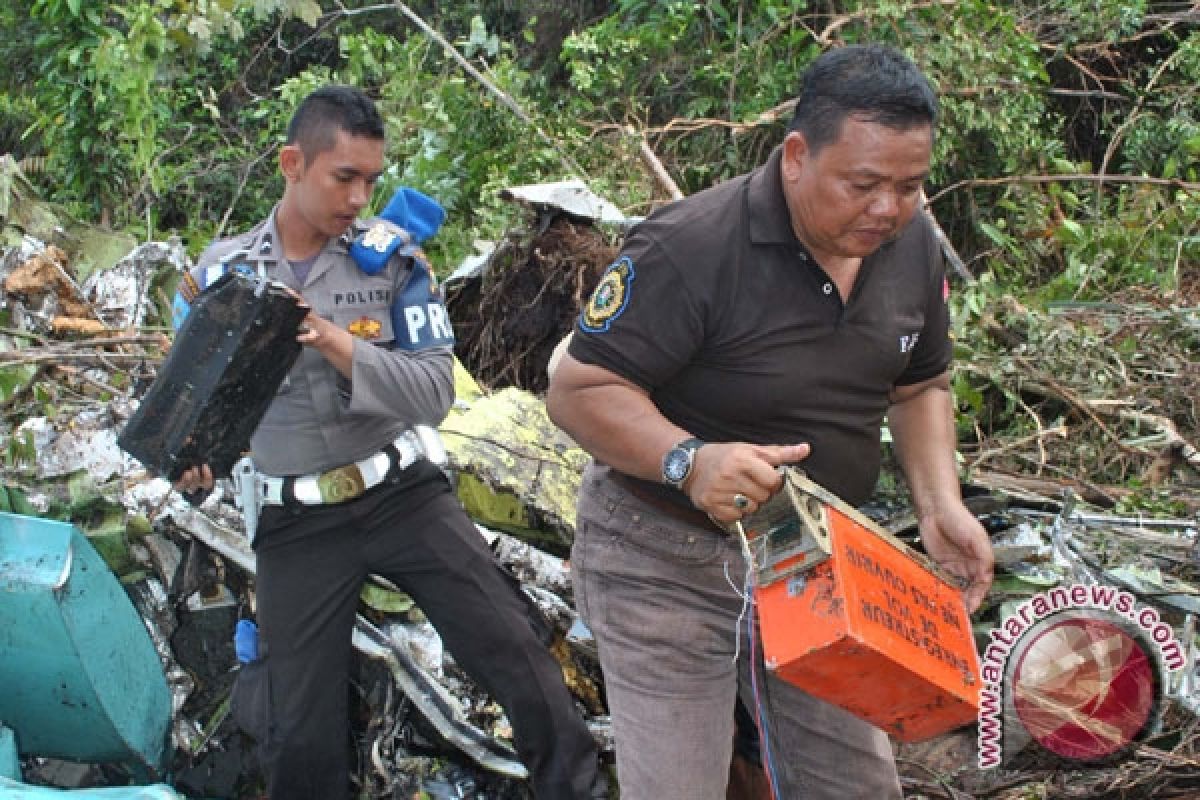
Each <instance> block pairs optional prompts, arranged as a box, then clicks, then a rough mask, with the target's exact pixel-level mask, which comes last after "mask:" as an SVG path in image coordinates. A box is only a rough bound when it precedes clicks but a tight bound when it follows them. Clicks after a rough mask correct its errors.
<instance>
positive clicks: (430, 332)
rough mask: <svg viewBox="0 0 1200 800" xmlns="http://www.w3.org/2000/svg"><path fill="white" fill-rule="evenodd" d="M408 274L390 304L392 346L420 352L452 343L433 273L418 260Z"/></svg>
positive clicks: (447, 321)
mask: <svg viewBox="0 0 1200 800" xmlns="http://www.w3.org/2000/svg"><path fill="white" fill-rule="evenodd" d="M412 265H413V266H412V273H411V274H410V275H409V276H408V281H407V282H405V284H404V288H402V289H401V290H400V292H399V293H398V294H397V295H396V301H395V302H394V303H393V304H392V330H393V335H394V336H395V337H396V347H398V348H400V349H401V350H424V349H425V348H427V347H448V346H452V345H453V344H454V329H453V328H452V327H451V326H450V317H449V315H448V314H447V313H446V307H445V306H444V305H442V295H441V292H440V291H438V290H437V289H435V288H434V287H435V285H436V284H435V283H434V280H433V273H432V271H431V270H430V269H429V265H428V264H426V263H425V262H424V261H423V260H422V259H419V258H414V259H413V261H412Z"/></svg>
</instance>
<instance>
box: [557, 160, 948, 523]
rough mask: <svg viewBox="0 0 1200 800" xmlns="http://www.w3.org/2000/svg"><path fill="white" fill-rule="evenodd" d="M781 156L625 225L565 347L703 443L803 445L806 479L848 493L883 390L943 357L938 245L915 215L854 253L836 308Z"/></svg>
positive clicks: (865, 472)
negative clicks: (794, 205)
mask: <svg viewBox="0 0 1200 800" xmlns="http://www.w3.org/2000/svg"><path fill="white" fill-rule="evenodd" d="M780 160H781V150H779V149H776V150H775V152H774V153H772V155H771V157H770V158H769V159H768V161H767V163H766V164H765V165H764V166H763V167H760V168H759V169H757V170H755V171H754V172H751V173H749V174H747V175H743V176H741V177H738V178H735V179H732V180H730V181H727V182H726V183H723V184H721V185H719V186H716V187H713V188H711V189H707V190H705V191H703V192H700V193H698V194H695V195H692V196H691V197H688V198H686V199H684V200H681V201H679V202H677V203H674V204H672V205H669V206H666V207H664V208H662V209H660V210H658V211H657V212H655V213H654V214H652V215H651V216H650V217H648V218H647V219H646V220H645V221H644V222H642V223H641V224H640V225H638V226H637V227H636V228H634V230H633V231H632V232H631V234H630V236H629V237H628V239H627V240H626V242H625V244H624V247H623V248H622V251H621V254H620V256H619V258H618V260H617V261H616V262H615V263H614V264H613V265H612V266H611V267H609V270H608V271H607V272H606V273H605V275H604V277H603V278H602V279H601V282H600V284H599V285H598V286H597V289H596V292H595V293H594V294H593V296H592V299H591V300H590V302H589V303H588V306H587V308H585V310H584V312H583V314H582V315H581V316H580V319H579V324H578V326H577V330H576V331H575V336H574V337H573V340H572V342H571V346H570V351H569V352H570V353H571V355H572V356H574V357H575V358H576V359H578V360H580V361H582V362H584V363H588V364H594V365H598V366H601V367H604V368H606V369H608V370H611V371H612V372H614V373H617V374H618V375H621V376H623V377H625V378H627V379H629V380H631V381H632V382H634V383H636V384H638V385H639V386H641V387H643V388H645V389H646V390H647V391H648V392H649V393H650V397H651V398H652V399H653V401H654V403H655V404H656V405H657V406H658V408H659V410H660V411H661V412H662V413H663V415H664V416H666V417H667V418H668V419H670V420H671V421H672V422H674V423H676V424H677V425H679V426H680V427H682V428H684V429H685V430H688V431H690V432H691V433H692V434H693V435H695V436H698V437H700V438H701V439H704V440H705V441H710V442H717V441H746V442H754V443H758V444H793V443H799V442H809V443H810V444H811V445H812V455H811V456H810V457H809V458H808V459H807V460H806V461H805V462H804V464H803V467H804V469H805V470H806V471H807V472H808V474H809V476H810V477H811V478H812V479H813V480H815V481H817V482H818V483H820V484H822V485H823V486H825V487H826V488H828V489H830V490H831V491H833V492H835V493H836V494H838V495H840V496H841V497H842V498H843V499H845V500H846V501H848V502H850V503H853V504H860V503H863V502H865V501H866V500H867V499H868V498H869V496H870V494H871V491H872V490H873V488H874V485H875V481H876V479H877V477H878V473H879V460H880V449H879V428H880V424H881V422H882V420H883V416H884V413H885V412H886V410H887V407H888V392H889V390H890V389H892V387H893V386H896V385H904V384H912V383H917V382H919V381H922V380H925V379H927V378H931V377H933V376H935V375H938V374H939V373H941V372H943V371H944V370H945V369H946V368H947V366H948V365H949V363H950V356H951V342H950V339H949V332H948V325H949V323H948V317H947V312H946V303H945V280H944V269H943V262H942V256H941V250H940V248H939V246H938V242H937V238H936V235H935V234H934V232H933V228H932V226H931V225H930V223H929V221H928V220H927V219H926V217H925V216H924V215H923V214H917V215H916V216H914V218H913V221H912V222H911V223H910V224H909V225H908V226H907V227H906V228H905V229H904V230H903V231H902V232H901V234H900V235H899V236H898V237H897V238H896V239H894V240H892V241H891V242H889V243H887V244H885V245H884V246H883V247H881V248H880V249H879V250H878V251H876V252H875V253H874V254H872V255H871V256H869V257H867V258H866V259H864V260H863V263H862V266H861V268H860V270H859V273H858V277H857V279H856V281H855V284H854V288H853V290H852V292H851V295H850V299H849V302H848V303H847V304H845V305H843V303H842V300H841V297H840V295H839V293H838V291H837V288H836V287H835V286H834V283H833V281H832V280H831V279H830V278H829V276H828V275H827V274H826V273H825V271H824V270H823V269H821V267H820V266H819V265H818V264H817V263H816V262H815V261H814V260H813V258H812V257H811V256H810V255H809V254H808V253H807V251H806V249H805V248H804V246H803V245H801V244H800V242H799V241H798V240H797V239H796V236H795V234H794V233H793V231H792V225H791V220H790V218H789V216H788V210H787V203H786V202H785V200H784V195H783V185H782V178H781V176H780Z"/></svg>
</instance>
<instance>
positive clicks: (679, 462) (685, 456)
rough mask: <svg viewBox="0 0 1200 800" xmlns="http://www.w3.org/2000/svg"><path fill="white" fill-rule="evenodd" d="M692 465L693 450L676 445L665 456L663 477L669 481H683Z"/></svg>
mask: <svg viewBox="0 0 1200 800" xmlns="http://www.w3.org/2000/svg"><path fill="white" fill-rule="evenodd" d="M691 466H692V452H691V451H690V450H684V449H683V448H681V447H676V448H675V449H674V450H671V451H670V452H668V453H667V455H666V457H665V458H663V479H664V480H666V481H667V483H682V482H683V479H684V478H686V477H687V474H688V469H689V468H690V467H691Z"/></svg>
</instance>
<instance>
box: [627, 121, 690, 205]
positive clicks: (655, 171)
mask: <svg viewBox="0 0 1200 800" xmlns="http://www.w3.org/2000/svg"><path fill="white" fill-rule="evenodd" d="M625 132H626V133H628V134H629V135H630V136H636V137H637V140H638V153H639V154H640V155H641V157H642V163H644V164H645V165H646V168H647V169H649V170H650V174H651V175H653V176H654V180H656V181H657V182H658V185H659V186H661V187H662V188H663V189H664V190H665V191H666V193H667V194H668V195H670V196H671V199H672V200H682V199H683V192H681V191H680V190H679V186H678V185H677V184H676V183H675V181H674V179H673V178H672V177H671V173H669V172H667V168H666V167H664V166H663V163H662V161H660V160H659V158H658V156H656V155H655V154H654V151H653V150H652V149H651V148H650V143H649V142H647V141H646V136H645V134H642V133H638V132H637V131H636V130H635V129H634V127H633V126H632V125H628V126H626V128H625Z"/></svg>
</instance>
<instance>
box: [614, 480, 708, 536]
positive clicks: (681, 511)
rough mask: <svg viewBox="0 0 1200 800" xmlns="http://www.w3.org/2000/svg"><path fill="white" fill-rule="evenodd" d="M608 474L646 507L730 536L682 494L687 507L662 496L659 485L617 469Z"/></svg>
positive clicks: (681, 496) (698, 526) (680, 494)
mask: <svg viewBox="0 0 1200 800" xmlns="http://www.w3.org/2000/svg"><path fill="white" fill-rule="evenodd" d="M608 474H609V477H611V478H612V480H613V482H614V483H616V484H617V485H618V486H620V487H621V488H622V489H624V490H625V491H627V492H629V493H630V494H631V495H633V496H634V497H636V498H637V499H638V500H641V501H642V502H643V503H645V504H646V505H648V506H653V507H654V508H655V510H657V511H661V512H663V513H664V514H666V515H667V516H668V517H671V518H672V519H677V520H679V521H680V522H686V523H687V524H688V525H694V526H695V527H697V528H707V529H708V530H711V531H719V532H721V533H724V534H728V531H726V530H725V529H724V528H722V527H721V526H720V525H719V524H717V523H716V522H714V521H713V520H712V518H711V517H710V516H708V514H706V513H704V512H703V511H701V510H700V509H698V508H696V507H695V506H693V505H691V502H690V501H689V500H688V499H687V495H685V494H683V493H682V492H680V493H679V496H680V498H681V500H682V501H683V502H686V503H688V505H686V506H685V505H683V502H676V501H674V500H672V499H671V498H669V497H667V496H665V495H664V494H662V490H661V489H659V488H658V485H657V484H651V483H649V482H647V481H643V480H640V479H638V478H633V477H630V476H629V475H626V474H625V473H623V472H617V471H616V470H615V469H612V470H609V473H608ZM664 488H665V487H664ZM672 491H675V490H672Z"/></svg>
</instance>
